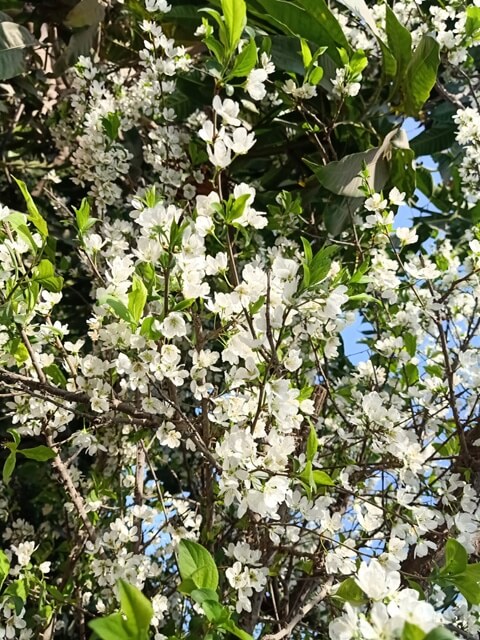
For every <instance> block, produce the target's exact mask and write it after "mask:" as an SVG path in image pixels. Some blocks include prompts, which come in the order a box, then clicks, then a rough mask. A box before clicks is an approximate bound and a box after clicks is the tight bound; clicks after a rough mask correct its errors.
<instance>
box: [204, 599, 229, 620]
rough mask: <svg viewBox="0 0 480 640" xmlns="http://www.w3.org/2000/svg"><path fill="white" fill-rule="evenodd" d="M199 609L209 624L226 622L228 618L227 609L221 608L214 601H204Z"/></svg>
mask: <svg viewBox="0 0 480 640" xmlns="http://www.w3.org/2000/svg"><path fill="white" fill-rule="evenodd" d="M201 607H202V609H203V612H204V613H205V615H206V616H207V619H208V620H209V622H214V623H215V624H221V623H222V622H226V621H227V620H228V618H229V616H230V612H229V611H228V609H227V608H225V607H222V605H221V604H220V603H219V602H218V601H216V600H204V601H203V602H202V605H201Z"/></svg>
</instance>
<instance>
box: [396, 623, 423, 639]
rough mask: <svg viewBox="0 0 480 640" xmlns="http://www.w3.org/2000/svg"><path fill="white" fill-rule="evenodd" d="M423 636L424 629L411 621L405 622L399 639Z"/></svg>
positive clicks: (421, 637) (420, 637)
mask: <svg viewBox="0 0 480 640" xmlns="http://www.w3.org/2000/svg"><path fill="white" fill-rule="evenodd" d="M424 638H425V631H423V630H422V629H420V627H418V626H417V625H416V624H412V623H411V622H405V626H404V627H403V631H402V637H401V640H423V639H424Z"/></svg>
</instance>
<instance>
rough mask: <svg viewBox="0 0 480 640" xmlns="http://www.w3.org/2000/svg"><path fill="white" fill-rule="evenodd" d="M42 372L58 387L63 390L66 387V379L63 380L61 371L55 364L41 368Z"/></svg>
mask: <svg viewBox="0 0 480 640" xmlns="http://www.w3.org/2000/svg"><path fill="white" fill-rule="evenodd" d="M43 372H44V373H46V374H47V375H48V376H49V377H50V378H51V379H52V380H53V382H54V383H55V384H56V385H58V386H59V387H63V388H65V387H66V386H67V379H66V378H65V375H64V373H63V371H62V370H61V369H60V367H59V366H58V364H56V363H55V362H52V364H49V365H48V366H46V367H43Z"/></svg>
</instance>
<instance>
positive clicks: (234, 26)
mask: <svg viewBox="0 0 480 640" xmlns="http://www.w3.org/2000/svg"><path fill="white" fill-rule="evenodd" d="M220 2H221V5H222V11H223V16H224V18H225V26H226V28H227V34H228V45H229V48H230V53H233V51H234V50H235V47H236V46H237V44H238V42H239V40H240V38H241V35H242V33H243V30H244V29H245V25H246V23H247V5H246V4H245V0H220Z"/></svg>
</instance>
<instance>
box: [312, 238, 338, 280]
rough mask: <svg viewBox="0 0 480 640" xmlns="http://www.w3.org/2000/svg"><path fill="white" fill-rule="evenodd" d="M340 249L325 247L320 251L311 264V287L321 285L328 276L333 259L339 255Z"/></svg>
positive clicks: (332, 246) (333, 246)
mask: <svg viewBox="0 0 480 640" xmlns="http://www.w3.org/2000/svg"><path fill="white" fill-rule="evenodd" d="M337 251H338V249H337V247H336V246H335V245H331V246H329V247H323V249H320V251H318V252H317V253H316V254H315V255H314V257H313V258H312V261H311V262H310V264H309V269H310V285H309V286H313V285H316V284H319V283H320V282H322V281H323V280H325V278H326V277H327V276H328V273H329V271H330V268H331V266H332V259H331V257H332V256H333V255H334V254H335V253H337Z"/></svg>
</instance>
